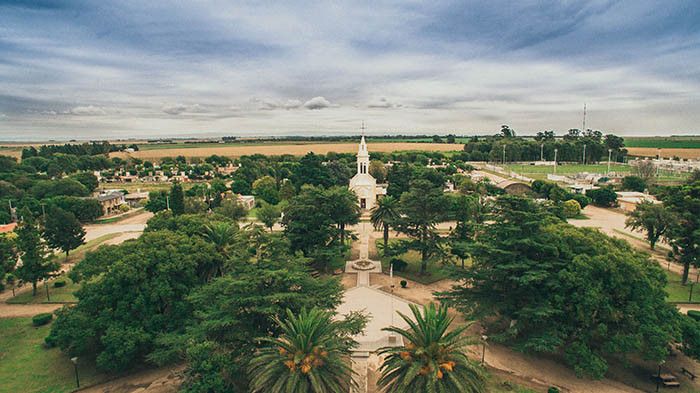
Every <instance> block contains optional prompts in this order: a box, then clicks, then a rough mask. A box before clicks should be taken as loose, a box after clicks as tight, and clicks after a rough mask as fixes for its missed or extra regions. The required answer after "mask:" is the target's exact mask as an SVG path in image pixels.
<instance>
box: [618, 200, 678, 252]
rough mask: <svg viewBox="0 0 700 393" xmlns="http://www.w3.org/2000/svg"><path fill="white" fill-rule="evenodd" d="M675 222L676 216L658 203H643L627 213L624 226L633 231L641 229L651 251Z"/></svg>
mask: <svg viewBox="0 0 700 393" xmlns="http://www.w3.org/2000/svg"><path fill="white" fill-rule="evenodd" d="M674 222H676V216H675V214H673V213H672V212H670V211H669V210H668V209H667V208H666V207H664V205H662V204H660V203H652V202H649V201H643V202H642V203H639V204H638V205H637V208H636V209H635V210H633V211H631V212H630V213H629V217H628V218H627V220H626V221H625V226H626V227H630V228H632V229H633V230H635V231H636V230H640V229H643V230H644V231H645V232H646V233H647V235H646V236H647V241H648V242H649V246H651V249H652V250H653V249H654V247H655V246H656V242H657V241H658V240H659V239H660V238H662V237H664V236H666V233H667V231H668V230H669V228H671V226H672V225H673V224H674Z"/></svg>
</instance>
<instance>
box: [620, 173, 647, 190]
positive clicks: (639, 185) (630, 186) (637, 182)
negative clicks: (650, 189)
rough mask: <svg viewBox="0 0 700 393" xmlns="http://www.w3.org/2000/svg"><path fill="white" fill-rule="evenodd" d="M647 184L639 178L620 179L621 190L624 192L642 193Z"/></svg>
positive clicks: (627, 177) (626, 177)
mask: <svg viewBox="0 0 700 393" xmlns="http://www.w3.org/2000/svg"><path fill="white" fill-rule="evenodd" d="M646 188H647V182H646V181H644V179H642V178H641V177H639V176H625V177H623V178H622V189H623V190H626V191H637V192H644V189H646Z"/></svg>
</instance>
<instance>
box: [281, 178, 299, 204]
mask: <svg viewBox="0 0 700 393" xmlns="http://www.w3.org/2000/svg"><path fill="white" fill-rule="evenodd" d="M279 195H280V199H281V200H283V201H288V200H290V199H292V198H293V197H294V195H296V190H295V189H294V185H293V184H292V182H291V181H289V180H285V181H283V182H282V185H281V186H280V192H279Z"/></svg>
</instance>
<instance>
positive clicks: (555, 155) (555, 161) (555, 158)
mask: <svg viewBox="0 0 700 393" xmlns="http://www.w3.org/2000/svg"><path fill="white" fill-rule="evenodd" d="M557 151H558V149H554V174H555V175H556V174H557Z"/></svg>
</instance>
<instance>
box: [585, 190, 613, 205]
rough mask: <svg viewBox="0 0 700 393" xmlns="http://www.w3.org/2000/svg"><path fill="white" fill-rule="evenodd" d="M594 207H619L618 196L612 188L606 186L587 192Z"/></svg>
mask: <svg viewBox="0 0 700 393" xmlns="http://www.w3.org/2000/svg"><path fill="white" fill-rule="evenodd" d="M586 196H588V197H589V198H591V201H592V202H593V204H594V205H596V206H600V207H613V206H615V205H617V194H616V193H615V190H613V188H612V187H610V186H606V187H601V188H598V189H595V190H589V191H588V192H586Z"/></svg>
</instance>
